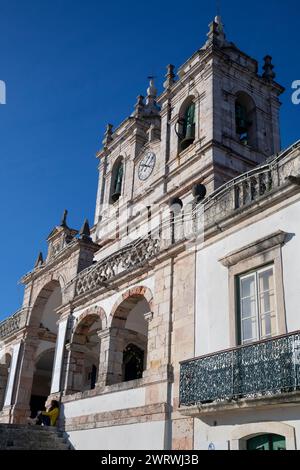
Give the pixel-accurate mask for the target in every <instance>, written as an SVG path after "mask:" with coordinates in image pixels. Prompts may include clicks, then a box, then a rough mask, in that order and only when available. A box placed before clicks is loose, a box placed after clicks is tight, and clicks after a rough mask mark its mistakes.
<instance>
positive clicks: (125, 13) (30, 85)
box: [0, 0, 300, 318]
mask: <svg viewBox="0 0 300 470" xmlns="http://www.w3.org/2000/svg"><path fill="white" fill-rule="evenodd" d="M221 3H222V16H223V20H224V23H225V28H226V32H227V37H228V39H230V40H232V41H233V42H235V43H236V44H237V45H238V46H239V47H240V48H241V49H243V50H245V52H247V53H249V54H250V55H252V56H254V57H256V58H257V59H259V60H260V62H262V61H261V59H262V58H263V57H264V55H265V54H267V53H269V54H271V55H272V56H273V60H274V63H275V64H276V72H277V80H278V81H279V82H280V83H281V84H283V85H284V86H285V87H286V88H287V91H286V93H285V96H284V97H283V98H282V101H283V104H284V106H283V110H282V114H281V118H282V140H283V146H287V145H288V144H290V143H292V142H294V141H295V140H297V139H299V138H300V130H299V117H300V106H295V105H293V104H292V103H291V83H292V81H294V80H300V60H299V47H300V44H299V30H300V12H299V2H298V1H296V0H286V1H285V2H282V1H280V0H266V1H261V0H252V1H251V2H250V3H249V2H242V1H241V0H239V1H238V0H223V1H221ZM215 5H216V2H215V1H213V0H210V1H209V0H207V1H203V0H191V1H190V2H183V1H182V0H180V1H179V0H165V1H163V2H162V1H161V0H150V1H148V2H141V1H138V0H127V1H120V0H115V1H114V2H104V1H103V2H102V1H100V0H80V1H79V0H51V1H50V0H26V1H24V0H0V80H4V81H5V82H6V85H7V104H6V105H5V106H0V157H1V172H0V179H1V180H0V191H1V199H0V208H1V230H0V250H1V271H0V286H1V295H0V318H2V317H4V316H7V315H9V314H12V313H13V312H14V311H15V310H16V309H17V308H18V307H19V306H20V305H21V302H22V297H23V289H22V287H21V286H17V281H18V280H19V279H20V277H21V276H22V275H23V274H24V273H26V272H28V271H29V270H31V268H32V266H33V264H34V261H35V258H36V256H37V254H38V252H39V251H40V250H43V251H44V253H45V251H46V245H45V239H46V237H47V235H48V233H49V232H50V230H51V229H52V228H53V226H54V225H55V224H57V223H59V221H60V218H61V214H62V212H63V209H64V208H67V209H68V210H69V214H70V216H69V224H70V225H71V226H73V227H75V228H77V227H79V226H80V225H81V223H82V221H83V219H84V218H85V217H88V218H89V220H90V221H91V222H92V221H93V215H94V206H95V197H96V187H97V161H96V159H95V153H96V151H97V149H98V148H99V147H100V143H101V141H102V135H103V130H104V127H105V124H106V123H107V122H112V123H114V124H115V125H117V124H118V123H119V122H120V121H121V120H122V119H124V118H125V117H127V115H128V114H130V113H131V112H132V110H133V106H134V103H135V101H136V96H137V95H138V94H144V93H145V89H146V87H147V76H148V75H152V74H153V75H155V76H157V81H158V84H159V85H160V86H161V83H162V82H163V76H164V74H165V66H166V65H167V64H168V63H173V64H175V65H176V66H178V65H180V64H181V63H183V62H184V61H185V60H186V59H187V58H188V57H189V56H190V55H191V54H192V53H193V52H194V51H195V50H196V49H198V48H199V47H201V46H202V45H203V44H204V41H205V39H206V33H207V31H208V26H207V25H208V23H209V22H210V21H211V20H212V19H213V17H214V16H215V14H216V7H215Z"/></svg>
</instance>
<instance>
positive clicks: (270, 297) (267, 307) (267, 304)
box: [259, 291, 275, 315]
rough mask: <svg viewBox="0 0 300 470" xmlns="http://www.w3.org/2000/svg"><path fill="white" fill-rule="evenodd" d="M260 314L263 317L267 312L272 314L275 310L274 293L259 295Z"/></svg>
mask: <svg viewBox="0 0 300 470" xmlns="http://www.w3.org/2000/svg"><path fill="white" fill-rule="evenodd" d="M259 308H260V314H261V315H264V314H265V313H268V312H274V310H275V295H274V291H269V292H264V293H263V294H261V295H260V305H259Z"/></svg>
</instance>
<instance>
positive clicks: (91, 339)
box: [66, 306, 107, 393]
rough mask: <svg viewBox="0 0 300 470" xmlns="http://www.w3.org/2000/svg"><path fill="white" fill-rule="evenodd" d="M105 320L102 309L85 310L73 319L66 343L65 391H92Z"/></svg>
mask: <svg viewBox="0 0 300 470" xmlns="http://www.w3.org/2000/svg"><path fill="white" fill-rule="evenodd" d="M106 325H107V319H106V314H105V311H104V310H103V308H102V307H99V306H94V307H90V308H88V309H86V310H85V311H84V312H83V313H81V315H79V317H78V318H77V319H76V321H75V323H74V326H73V329H72V334H71V341H70V343H68V344H67V346H66V348H67V350H68V361H67V377H66V380H67V382H66V391H67V393H75V392H83V391H85V390H90V389H93V388H95V386H96V382H97V380H98V375H99V362H100V346H101V345H100V338H99V335H98V334H99V332H100V331H102V330H103V328H106Z"/></svg>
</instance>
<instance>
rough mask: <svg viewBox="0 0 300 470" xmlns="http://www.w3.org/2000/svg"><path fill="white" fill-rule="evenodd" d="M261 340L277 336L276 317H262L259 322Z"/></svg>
mask: <svg viewBox="0 0 300 470" xmlns="http://www.w3.org/2000/svg"><path fill="white" fill-rule="evenodd" d="M260 327H261V338H262V339H264V338H268V337H270V336H274V335H276V334H277V319H276V315H270V314H267V315H264V316H263V317H261V320H260Z"/></svg>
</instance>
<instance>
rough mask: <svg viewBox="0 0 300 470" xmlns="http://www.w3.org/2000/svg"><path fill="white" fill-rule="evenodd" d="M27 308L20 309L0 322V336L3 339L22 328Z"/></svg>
mask: <svg viewBox="0 0 300 470" xmlns="http://www.w3.org/2000/svg"><path fill="white" fill-rule="evenodd" d="M26 317H27V309H24V308H22V309H20V310H18V311H17V312H16V313H14V315H12V316H11V317H8V318H6V319H5V320H3V321H2V322H1V323H0V338H1V339H4V338H6V337H8V336H10V335H12V334H13V333H14V332H16V331H18V330H20V329H21V328H23V327H24V326H25V324H26Z"/></svg>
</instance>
